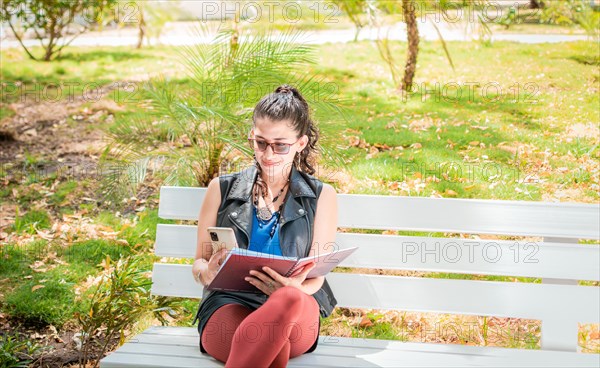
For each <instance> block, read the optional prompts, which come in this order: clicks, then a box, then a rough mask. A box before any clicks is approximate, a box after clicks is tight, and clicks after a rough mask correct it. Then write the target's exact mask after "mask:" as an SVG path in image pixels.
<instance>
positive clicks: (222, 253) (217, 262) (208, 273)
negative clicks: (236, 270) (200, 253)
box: [199, 248, 227, 286]
mask: <svg viewBox="0 0 600 368" xmlns="http://www.w3.org/2000/svg"><path fill="white" fill-rule="evenodd" d="M226 257H227V249H225V248H223V249H221V250H219V251H218V252H217V253H214V254H213V255H212V256H210V260H209V261H208V264H207V266H206V268H204V269H202V270H201V271H200V276H199V278H200V282H201V283H202V285H204V286H206V285H209V284H210V283H211V282H212V281H213V280H214V278H215V276H217V273H218V271H219V267H221V264H222V263H223V261H224V260H225V258H226Z"/></svg>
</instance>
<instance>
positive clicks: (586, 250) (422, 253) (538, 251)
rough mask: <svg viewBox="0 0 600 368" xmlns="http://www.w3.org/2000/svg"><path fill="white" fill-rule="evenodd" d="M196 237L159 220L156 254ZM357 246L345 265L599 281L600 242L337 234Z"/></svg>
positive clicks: (181, 247) (190, 246)
mask: <svg viewBox="0 0 600 368" xmlns="http://www.w3.org/2000/svg"><path fill="white" fill-rule="evenodd" d="M196 240H197V227H196V226H194V225H167V224H160V225H158V228H157V231H156V244H155V254H156V255H157V256H161V257H176V258H193V257H194V256H195V252H196ZM354 246H358V247H359V249H358V250H357V251H356V252H355V253H354V254H352V255H351V256H350V257H348V258H347V259H346V260H345V261H344V262H342V263H341V266H343V267H354V268H373V269H390V270H411V271H431V272H449V273H467V274H483V275H502V276H522V277H536V278H554V279H572V280H591V281H600V272H598V270H600V247H599V246H597V245H592V244H589V245H573V244H566V245H565V244H560V243H542V242H524V241H520V242H519V241H507V240H475V239H457V238H431V237H418V236H394V235H376V234H353V233H338V234H337V238H336V244H335V247H336V248H337V249H345V248H349V247H354ZM331 250H333V248H332V249H331Z"/></svg>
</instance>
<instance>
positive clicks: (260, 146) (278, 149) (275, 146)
mask: <svg viewBox="0 0 600 368" xmlns="http://www.w3.org/2000/svg"><path fill="white" fill-rule="evenodd" d="M299 140H300V139H298V140H297V141H296V142H294V143H281V142H275V143H267V141H265V140H263V139H256V138H248V142H250V145H251V146H252V148H254V150H255V151H260V152H264V151H266V150H267V147H269V146H270V147H271V149H272V150H273V153H276V154H278V155H285V154H287V153H289V152H290V147H291V146H292V145H294V144H296V143H297V142H298V141H299Z"/></svg>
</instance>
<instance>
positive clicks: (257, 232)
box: [248, 206, 283, 256]
mask: <svg viewBox="0 0 600 368" xmlns="http://www.w3.org/2000/svg"><path fill="white" fill-rule="evenodd" d="M278 219H279V213H278V212H275V213H274V214H273V217H271V219H270V220H269V221H267V222H265V221H262V220H260V219H259V218H258V216H257V214H256V207H254V206H252V234H250V244H249V245H248V249H249V250H253V251H255V252H262V253H269V254H275V255H278V256H281V255H283V254H281V247H280V245H279V221H277V220H278ZM273 226H275V230H274V233H273V237H272V238H271V231H272V229H273Z"/></svg>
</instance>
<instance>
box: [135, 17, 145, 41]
mask: <svg viewBox="0 0 600 368" xmlns="http://www.w3.org/2000/svg"><path fill="white" fill-rule="evenodd" d="M138 30H139V33H138V43H137V45H136V47H135V48H136V49H141V48H142V46H143V45H144V37H145V36H146V21H145V20H144V12H143V11H140V23H139V24H138Z"/></svg>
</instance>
